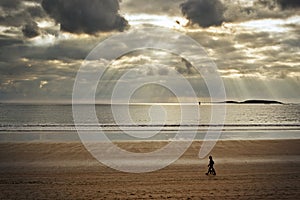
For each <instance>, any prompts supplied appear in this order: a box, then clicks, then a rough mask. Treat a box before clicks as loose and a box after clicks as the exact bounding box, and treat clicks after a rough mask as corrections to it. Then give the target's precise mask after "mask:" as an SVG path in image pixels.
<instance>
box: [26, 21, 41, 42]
mask: <svg viewBox="0 0 300 200" xmlns="http://www.w3.org/2000/svg"><path fill="white" fill-rule="evenodd" d="M22 32H23V34H24V36H25V37H27V38H33V37H36V36H38V35H40V31H39V27H38V25H37V23H35V22H31V23H28V24H26V25H25V26H24V27H23V28H22Z"/></svg>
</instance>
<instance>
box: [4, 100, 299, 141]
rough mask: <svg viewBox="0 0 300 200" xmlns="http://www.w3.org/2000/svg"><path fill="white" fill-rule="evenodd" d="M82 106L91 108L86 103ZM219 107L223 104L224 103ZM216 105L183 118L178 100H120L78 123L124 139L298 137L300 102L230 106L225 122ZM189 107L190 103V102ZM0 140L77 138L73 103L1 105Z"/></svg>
mask: <svg viewBox="0 0 300 200" xmlns="http://www.w3.org/2000/svg"><path fill="white" fill-rule="evenodd" d="M81 107H82V108H81V109H83V110H84V109H85V107H89V106H88V105H82V106H81ZM124 107H126V108H128V111H129V113H130V118H131V119H129V120H125V121H124V123H120V122H116V121H117V120H116V119H117V118H118V117H120V116H118V115H120V113H118V109H120V110H122V109H124ZM220 107H221V106H220ZM211 108H212V105H201V106H199V116H200V118H199V119H196V118H195V117H190V118H189V117H187V119H184V122H182V118H181V117H182V114H181V108H180V106H179V105H155V106H153V105H131V106H124V105H118V106H115V107H114V110H115V112H114V113H113V112H112V108H111V106H110V105H96V106H95V110H96V113H97V117H98V123H99V124H95V123H93V120H89V119H88V117H87V116H82V121H80V120H79V121H80V123H79V125H78V127H80V128H82V129H85V130H87V131H96V130H97V128H98V127H99V126H100V127H101V129H103V130H104V131H105V133H106V134H107V135H108V136H109V137H111V138H112V139H132V138H126V137H125V136H124V135H126V134H122V132H123V131H122V130H131V131H135V132H140V134H143V133H145V132H150V131H157V130H159V132H160V133H159V134H157V135H156V136H155V137H152V138H150V139H154V140H155V139H162V140H164V139H166V140H168V139H170V138H172V137H173V136H174V135H175V134H176V131H177V130H178V129H179V127H180V128H181V130H184V131H186V132H189V131H195V130H196V131H197V133H198V135H197V138H196V139H203V137H204V135H205V133H206V131H207V129H208V128H209V127H217V128H219V127H222V131H223V133H222V138H223V139H226V138H227V139H243V138H245V139H247V138H248V139H249V138H251V139H264V138H268V139H272V138H292V139H294V138H300V105H299V104H289V105H288V104H286V105H233V104H232V105H230V104H228V105H226V116H225V121H224V122H222V121H220V122H218V123H212V122H211V121H210V119H211ZM214 108H215V109H218V105H214ZM187 109H188V107H187ZM0 113H1V115H0V141H11V140H18V141H23V140H41V139H46V140H47V139H48V140H51V139H53V140H54V139H55V138H57V139H59V140H60V139H62V140H77V139H78V136H76V127H75V125H74V120H73V113H72V106H71V105H19V104H0ZM83 115H84V114H83Z"/></svg>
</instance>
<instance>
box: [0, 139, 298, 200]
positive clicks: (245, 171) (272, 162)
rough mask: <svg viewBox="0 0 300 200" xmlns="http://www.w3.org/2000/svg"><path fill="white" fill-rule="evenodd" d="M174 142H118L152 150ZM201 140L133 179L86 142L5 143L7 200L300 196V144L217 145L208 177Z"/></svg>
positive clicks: (0, 182)
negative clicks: (96, 156)
mask: <svg viewBox="0 0 300 200" xmlns="http://www.w3.org/2000/svg"><path fill="white" fill-rule="evenodd" d="M166 143H167V142H160V141H153V142H119V143H116V145H118V146H119V147H121V148H124V149H126V150H128V151H132V152H151V151H153V150H155V149H157V148H160V147H162V146H164V145H166ZM201 144H202V142H201V141H194V142H193V144H192V145H191V146H190V148H189V149H188V150H187V151H186V152H185V153H184V155H183V156H182V157H181V158H180V159H179V160H177V161H176V162H175V163H173V164H171V165H170V166H168V167H166V168H164V169H161V170H159V171H155V172H150V173H142V174H132V173H125V172H120V171H116V170H114V169H111V168H109V167H107V166H104V165H103V164H101V163H99V162H98V161H97V160H96V159H94V158H93V157H92V156H91V155H90V153H89V152H88V151H87V150H86V149H85V148H84V146H83V145H82V144H81V143H80V142H61V143H59V142H19V143H0V148H1V153H0V168H1V170H0V190H1V193H0V199H297V198H299V196H300V140H297V139H294V140H231V141H230V140H228V141H218V143H217V145H216V146H215V148H214V149H213V151H212V152H211V153H210V155H212V156H213V158H214V161H215V169H216V171H217V175H216V176H212V175H210V176H206V175H205V173H206V171H207V164H208V158H205V159H199V157H198V153H199V149H200V147H201Z"/></svg>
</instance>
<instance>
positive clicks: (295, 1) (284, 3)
mask: <svg viewBox="0 0 300 200" xmlns="http://www.w3.org/2000/svg"><path fill="white" fill-rule="evenodd" d="M277 2H278V4H279V5H280V6H281V8H282V9H288V8H300V1H299V0H277Z"/></svg>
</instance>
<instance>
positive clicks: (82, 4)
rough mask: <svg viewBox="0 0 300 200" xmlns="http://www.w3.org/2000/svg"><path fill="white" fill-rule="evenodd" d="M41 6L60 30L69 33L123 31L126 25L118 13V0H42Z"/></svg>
mask: <svg viewBox="0 0 300 200" xmlns="http://www.w3.org/2000/svg"><path fill="white" fill-rule="evenodd" d="M42 6H43V8H44V9H45V11H46V12H47V13H48V14H49V15H50V16H51V17H52V18H53V19H55V21H56V22H57V23H60V26H61V30H63V31H67V32H71V33H89V34H93V33H96V32H99V31H111V30H119V31H123V30H124V29H125V28H126V27H127V25H128V23H127V21H126V19H125V18H124V17H122V16H121V15H120V14H119V13H118V12H119V0H85V1H82V0H73V1H69V0H43V1H42Z"/></svg>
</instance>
